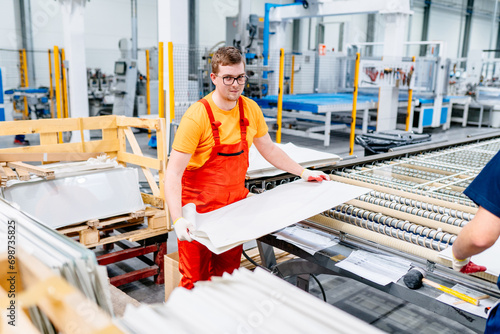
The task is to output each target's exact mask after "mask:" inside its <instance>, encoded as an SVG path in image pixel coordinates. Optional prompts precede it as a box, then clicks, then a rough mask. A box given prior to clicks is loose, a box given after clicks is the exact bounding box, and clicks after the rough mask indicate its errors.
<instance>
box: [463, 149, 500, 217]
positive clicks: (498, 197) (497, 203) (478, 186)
mask: <svg viewBox="0 0 500 334" xmlns="http://www.w3.org/2000/svg"><path fill="white" fill-rule="evenodd" d="M464 194H465V195H467V196H469V198H470V199H471V200H473V201H474V203H476V204H477V205H480V206H482V207H483V208H485V209H486V210H488V211H489V212H491V213H492V214H494V215H495V216H497V217H499V218H500V152H498V153H497V154H496V155H495V156H494V157H493V158H492V159H491V160H490V161H489V162H488V163H487V164H486V166H484V168H483V170H482V171H481V172H480V173H479V174H478V175H477V176H476V178H475V179H474V181H472V183H471V184H470V185H469V186H468V187H467V189H465V191H464Z"/></svg>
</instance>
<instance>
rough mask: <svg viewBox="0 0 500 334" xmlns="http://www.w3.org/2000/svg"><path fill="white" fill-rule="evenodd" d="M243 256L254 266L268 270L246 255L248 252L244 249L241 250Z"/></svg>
mask: <svg viewBox="0 0 500 334" xmlns="http://www.w3.org/2000/svg"><path fill="white" fill-rule="evenodd" d="M243 256H244V257H245V259H247V260H248V261H250V263H251V264H253V265H254V266H256V267H260V268H262V269H265V270H267V271H269V269H267V268H266V267H264V266H261V265H260V264H258V263H257V262H255V261H254V260H252V258H251V257H250V256H248V254H247V253H246V252H245V251H243Z"/></svg>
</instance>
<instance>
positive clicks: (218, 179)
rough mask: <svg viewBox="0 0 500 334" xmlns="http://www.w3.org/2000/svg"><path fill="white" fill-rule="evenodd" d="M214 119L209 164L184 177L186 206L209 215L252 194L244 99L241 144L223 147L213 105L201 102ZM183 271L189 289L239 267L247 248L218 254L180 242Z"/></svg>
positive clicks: (241, 108) (178, 242) (201, 246)
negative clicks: (248, 182) (248, 181)
mask: <svg viewBox="0 0 500 334" xmlns="http://www.w3.org/2000/svg"><path fill="white" fill-rule="evenodd" d="M200 102H201V103H203V105H204V106H205V109H206V111H207V114H208V118H209V119H210V124H211V126H212V133H213V136H214V142H215V146H214V147H213V148H212V153H211V155H210V158H209V159H208V160H207V162H205V164H204V165H203V166H201V167H199V168H197V169H194V170H186V171H185V172H184V175H183V177H182V205H183V206H184V205H186V204H187V203H194V204H196V211H197V212H199V213H205V212H209V211H213V210H216V209H218V208H221V207H223V206H226V205H228V204H231V203H234V202H236V201H239V200H241V199H243V198H245V197H246V196H247V195H248V189H246V188H245V175H246V172H247V169H248V143H247V140H246V134H247V133H246V129H247V126H248V124H249V122H248V119H246V118H245V113H244V110H243V99H242V98H241V97H240V98H239V99H238V106H239V111H240V131H241V141H240V142H239V143H236V144H231V145H223V144H221V142H220V136H219V130H218V128H219V126H220V125H221V123H220V122H218V121H216V120H215V118H214V114H213V113H212V109H211V108H210V104H209V103H208V101H207V100H205V99H201V100H200ZM177 244H178V247H179V271H180V273H181V274H182V279H181V283H180V284H179V286H183V287H185V288H187V289H192V288H193V283H195V282H197V281H206V280H209V279H210V277H212V276H222V274H223V273H224V272H228V273H232V272H233V270H234V269H237V268H239V266H240V260H241V252H242V250H243V246H242V245H241V246H238V247H235V248H233V249H231V250H228V251H226V252H224V253H222V254H219V255H216V254H214V253H212V252H211V251H209V250H208V249H207V248H206V247H205V246H203V245H202V244H200V243H199V242H197V241H192V242H188V241H179V240H177Z"/></svg>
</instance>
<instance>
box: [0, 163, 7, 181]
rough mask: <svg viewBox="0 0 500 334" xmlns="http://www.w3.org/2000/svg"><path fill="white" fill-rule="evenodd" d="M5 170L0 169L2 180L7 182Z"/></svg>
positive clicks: (0, 178)
mask: <svg viewBox="0 0 500 334" xmlns="http://www.w3.org/2000/svg"><path fill="white" fill-rule="evenodd" d="M3 169H4V167H0V180H2V181H4V182H7V180H8V177H7V174H6V173H5V171H4V170H3Z"/></svg>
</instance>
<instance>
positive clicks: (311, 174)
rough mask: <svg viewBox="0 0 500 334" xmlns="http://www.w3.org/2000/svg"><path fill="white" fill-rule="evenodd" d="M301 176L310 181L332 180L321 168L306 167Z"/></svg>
mask: <svg viewBox="0 0 500 334" xmlns="http://www.w3.org/2000/svg"><path fill="white" fill-rule="evenodd" d="M300 177H301V178H302V179H303V180H305V181H308V182H313V181H316V182H322V181H323V180H326V181H330V177H328V175H326V174H325V173H323V172H322V171H319V170H310V169H304V170H303V171H302V173H301V174H300Z"/></svg>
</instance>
